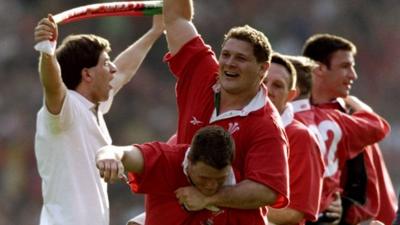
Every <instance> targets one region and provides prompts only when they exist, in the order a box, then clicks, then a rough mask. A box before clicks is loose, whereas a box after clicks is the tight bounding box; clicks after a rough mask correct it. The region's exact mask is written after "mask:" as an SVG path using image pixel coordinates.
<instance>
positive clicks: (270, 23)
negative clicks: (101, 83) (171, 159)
mask: <svg viewBox="0 0 400 225" xmlns="http://www.w3.org/2000/svg"><path fill="white" fill-rule="evenodd" d="M96 2H101V1H83V0H68V1H67V0H63V1H62V0H40V1H39V0H17V1H7V0H0V21H1V23H2V25H1V28H0V69H1V73H0V128H1V129H0V225H8V224H24V225H31V224H32V225H34V224H38V221H39V215H40V207H41V201H42V199H41V192H40V178H39V176H38V173H37V168H36V161H35V158H34V150H33V140H34V132H35V118H36V112H37V110H38V109H39V107H40V106H41V101H42V93H41V86H40V83H39V79H38V74H37V63H38V62H37V58H38V53H37V52H35V51H34V50H33V48H32V46H33V29H34V27H35V25H36V23H37V22H38V20H39V19H40V18H42V17H44V16H46V15H47V13H49V12H52V13H58V12H61V11H64V10H66V9H70V8H73V7H76V6H80V5H83V4H89V3H96ZM102 2H104V1H102ZM195 9H196V15H195V23H196V25H197V28H198V30H199V31H200V33H202V34H203V37H204V39H205V40H206V41H207V42H208V43H209V44H210V45H211V46H212V47H213V48H214V49H216V50H219V45H220V43H221V39H222V36H223V34H224V33H225V32H226V31H227V29H228V28H230V27H231V26H234V25H243V24H249V25H252V26H254V27H256V28H258V29H260V30H262V31H264V32H265V33H266V34H267V36H268V37H269V38H270V41H271V43H272V46H273V49H274V50H277V51H279V52H282V53H286V54H299V53H300V51H301V46H302V43H303V42H304V41H305V39H306V38H307V37H308V36H309V35H311V34H314V33H316V32H319V33H320V32H329V33H333V34H338V35H341V36H344V37H346V38H348V39H350V40H352V41H353V42H354V43H356V45H357V47H358V52H359V54H358V56H357V58H356V61H357V66H356V68H357V71H358V75H359V79H358V81H357V82H356V83H355V85H354V86H353V90H352V94H354V95H356V96H358V97H360V98H361V99H363V100H365V101H366V102H367V103H369V104H370V105H371V106H372V107H373V108H374V109H375V111H376V112H378V113H380V114H381V115H383V116H384V117H385V118H386V119H387V120H388V121H389V122H390V124H391V125H392V133H391V135H390V137H389V138H387V139H386V140H384V141H383V142H382V143H381V147H382V150H383V153H384V157H385V159H386V163H387V166H388V168H389V172H390V175H391V177H392V181H393V183H394V185H395V188H396V191H398V190H399V186H400V170H399V166H398V161H399V159H400V138H399V137H400V117H399V115H400V101H399V96H400V89H399V84H400V82H399V81H400V76H399V75H400V44H399V43H400V26H399V21H400V15H399V13H400V1H398V0H303V1H290V0H270V1H268V0H247V1H243V0H197V1H195ZM150 25H151V18H149V17H131V18H127V17H119V18H117V17H113V18H99V19H92V20H87V21H81V22H76V23H72V24H68V25H62V26H60V28H59V30H60V39H62V38H64V37H65V35H67V34H69V33H95V34H98V35H101V36H104V37H106V38H108V39H109V40H110V41H111V43H112V48H113V51H112V52H111V56H112V57H115V56H116V54H117V53H118V52H120V51H121V50H122V49H124V48H125V47H126V46H127V45H128V44H130V43H132V42H133V41H134V40H136V39H137V38H138V37H140V36H141V35H142V34H143V33H144V32H145V31H146V30H147V29H148V28H149V27H150ZM165 51H166V42H165V40H164V39H163V38H162V39H160V40H159V41H158V42H157V43H156V45H155V46H154V48H153V49H152V50H151V52H150V54H149V55H148V57H147V58H146V59H145V61H144V63H143V66H142V67H141V68H140V69H139V71H138V73H137V75H136V77H135V78H134V79H133V80H132V81H131V82H130V83H129V84H128V85H127V86H126V87H125V89H123V90H122V91H121V92H120V93H119V95H118V97H117V98H116V99H115V101H114V106H113V108H112V110H111V112H110V113H109V114H108V115H107V116H106V121H107V122H108V126H109V129H110V132H111V136H112V137H113V140H114V144H120V145H125V144H131V143H141V142H145V141H151V140H166V139H167V138H168V137H169V136H170V135H171V134H172V133H173V132H174V130H175V124H176V107H175V97H174V79H173V78H172V77H171V76H170V75H169V71H168V69H167V66H166V65H165V64H164V63H163V62H162V56H163V54H164V53H165ZM109 197H110V203H111V225H116V224H124V223H125V222H126V221H127V220H128V219H129V218H130V217H133V216H134V215H136V214H137V213H138V212H140V211H141V210H142V207H143V198H142V197H141V196H138V195H136V196H134V195H132V194H131V193H130V191H129V189H128V187H127V186H126V185H124V184H122V183H121V184H115V185H111V186H109Z"/></svg>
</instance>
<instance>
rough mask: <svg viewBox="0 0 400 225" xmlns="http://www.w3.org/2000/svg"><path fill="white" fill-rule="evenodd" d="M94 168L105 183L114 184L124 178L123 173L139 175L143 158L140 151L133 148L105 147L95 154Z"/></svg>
mask: <svg viewBox="0 0 400 225" xmlns="http://www.w3.org/2000/svg"><path fill="white" fill-rule="evenodd" d="M96 166H97V168H98V169H99V173H100V176H101V177H102V178H103V179H104V181H105V182H111V183H112V182H114V181H117V180H120V179H121V178H123V177H124V175H123V174H124V172H125V170H126V171H130V172H135V173H141V172H142V171H143V166H144V158H143V155H142V153H141V151H140V150H139V149H138V148H137V147H135V146H133V145H128V146H114V145H107V146H104V147H102V148H100V149H99V150H98V151H97V153H96Z"/></svg>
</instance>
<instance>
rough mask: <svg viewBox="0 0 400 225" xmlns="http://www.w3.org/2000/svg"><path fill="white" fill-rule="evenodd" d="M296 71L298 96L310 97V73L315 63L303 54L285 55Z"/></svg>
mask: <svg viewBox="0 0 400 225" xmlns="http://www.w3.org/2000/svg"><path fill="white" fill-rule="evenodd" d="M285 58H287V59H288V60H289V61H290V62H291V63H292V65H293V66H294V68H295V69H296V72H297V87H298V89H299V91H300V94H299V97H301V98H302V97H310V94H311V88H312V73H313V70H314V69H315V68H316V67H317V63H316V62H314V61H313V60H312V59H310V58H307V57H304V56H285Z"/></svg>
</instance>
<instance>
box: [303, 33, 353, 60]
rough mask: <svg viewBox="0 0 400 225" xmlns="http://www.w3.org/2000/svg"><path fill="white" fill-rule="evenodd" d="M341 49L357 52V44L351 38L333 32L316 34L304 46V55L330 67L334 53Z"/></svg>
mask: <svg viewBox="0 0 400 225" xmlns="http://www.w3.org/2000/svg"><path fill="white" fill-rule="evenodd" d="M339 50H344V51H350V52H352V53H353V55H355V54H357V48H356V46H355V45H354V44H353V43H352V42H351V41H349V40H347V39H345V38H342V37H339V36H336V35H332V34H315V35H313V36H311V37H310V38H308V39H307V41H306V43H305V44H304V46H303V55H304V56H306V57H309V58H310V59H312V60H314V61H317V62H321V63H323V64H325V65H326V66H327V67H328V68H330V61H331V58H332V55H333V54H334V53H335V52H336V51H339Z"/></svg>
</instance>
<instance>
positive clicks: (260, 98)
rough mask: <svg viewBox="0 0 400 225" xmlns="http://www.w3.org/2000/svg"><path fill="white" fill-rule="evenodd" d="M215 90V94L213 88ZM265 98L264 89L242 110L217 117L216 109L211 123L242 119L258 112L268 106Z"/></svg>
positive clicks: (231, 111)
mask: <svg viewBox="0 0 400 225" xmlns="http://www.w3.org/2000/svg"><path fill="white" fill-rule="evenodd" d="M213 89H214V92H215V91H216V88H215V87H213ZM265 98H266V95H265V90H264V88H260V90H259V91H258V93H257V95H256V96H254V97H253V99H252V100H251V101H250V102H249V104H247V105H246V106H245V107H243V109H241V110H230V111H227V112H224V113H222V114H220V115H217V110H216V109H214V111H213V113H212V115H211V118H210V123H213V122H215V121H218V120H223V119H227V118H231V117H235V116H242V117H244V116H247V115H248V114H249V113H251V112H254V111H257V110H259V109H261V108H262V107H264V105H265V104H266V101H265Z"/></svg>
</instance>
